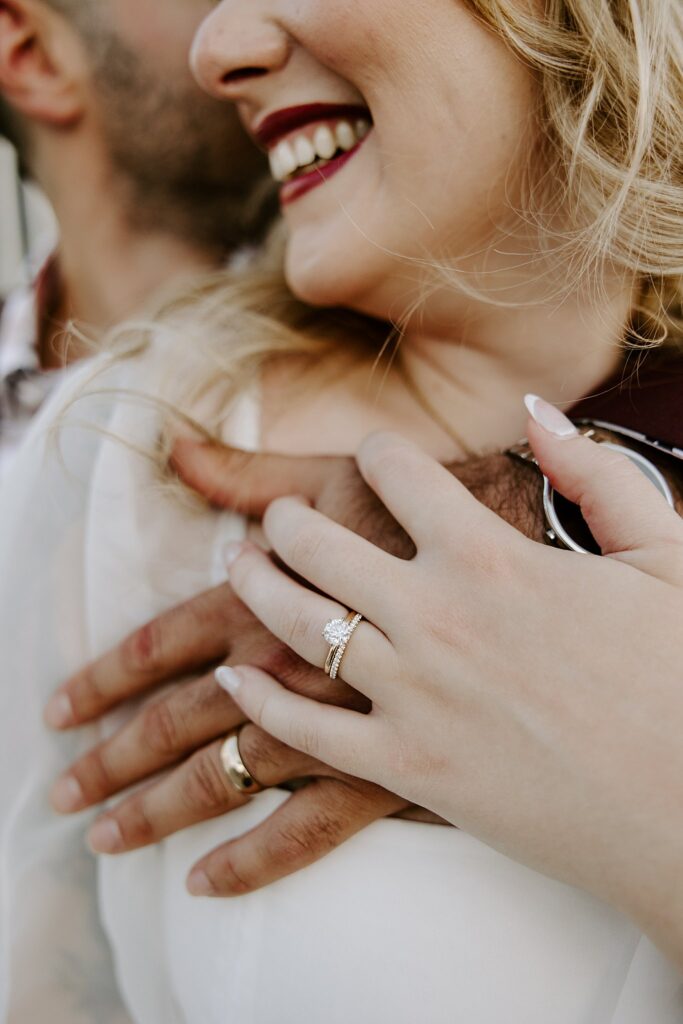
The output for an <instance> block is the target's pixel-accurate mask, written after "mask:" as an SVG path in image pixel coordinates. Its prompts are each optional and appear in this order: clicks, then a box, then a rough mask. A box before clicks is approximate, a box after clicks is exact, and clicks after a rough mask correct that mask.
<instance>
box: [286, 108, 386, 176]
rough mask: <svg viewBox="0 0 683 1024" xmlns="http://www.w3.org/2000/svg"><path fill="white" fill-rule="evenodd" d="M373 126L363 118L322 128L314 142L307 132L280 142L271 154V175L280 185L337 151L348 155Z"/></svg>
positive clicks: (320, 127)
mask: <svg viewBox="0 0 683 1024" xmlns="http://www.w3.org/2000/svg"><path fill="white" fill-rule="evenodd" d="M370 128H371V124H370V122H369V121H366V120H363V119H362V118H361V119H359V120H358V121H356V122H355V124H350V123H349V122H348V121H339V122H338V123H337V124H336V125H335V126H334V127H331V126H329V125H326V124H321V125H318V127H317V128H316V129H315V131H314V133H313V138H312V139H310V138H309V137H308V135H306V134H305V132H301V133H300V134H299V135H296V136H294V137H291V136H290V138H289V139H287V140H286V141H285V140H283V141H282V142H279V143H278V144H277V146H275V148H274V149H272V150H271V151H270V155H269V159H270V172H271V174H272V175H273V177H274V178H275V180H276V181H287V179H288V178H290V177H291V176H292V175H293V174H294V172H295V171H296V170H299V169H300V168H306V167H309V166H310V165H312V164H317V162H318V161H320V160H331V159H332V157H333V156H334V154H335V153H336V152H337V150H339V149H341V150H342V151H343V152H348V151H349V150H350V149H353V147H354V146H355V145H356V144H357V143H358V142H360V141H361V139H364V138H365V136H366V135H367V134H368V132H369V131H370Z"/></svg>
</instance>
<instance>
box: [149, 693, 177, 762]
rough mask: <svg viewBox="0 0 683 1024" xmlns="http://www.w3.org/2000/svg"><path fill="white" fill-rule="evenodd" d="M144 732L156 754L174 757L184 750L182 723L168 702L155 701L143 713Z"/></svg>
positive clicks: (150, 747)
mask: <svg viewBox="0 0 683 1024" xmlns="http://www.w3.org/2000/svg"><path fill="white" fill-rule="evenodd" d="M142 731H143V736H144V738H145V742H146V744H147V746H148V747H149V749H150V750H151V751H152V752H153V753H154V754H159V755H160V756H161V757H172V756H173V755H175V754H178V753H180V752H181V751H182V749H183V740H182V730H181V727H180V723H179V722H178V721H177V720H176V717H175V715H174V713H173V711H172V710H171V708H170V706H169V704H168V702H167V701H166V700H159V701H155V702H154V703H153V704H150V705H149V706H148V707H147V708H145V710H144V712H143V720H142Z"/></svg>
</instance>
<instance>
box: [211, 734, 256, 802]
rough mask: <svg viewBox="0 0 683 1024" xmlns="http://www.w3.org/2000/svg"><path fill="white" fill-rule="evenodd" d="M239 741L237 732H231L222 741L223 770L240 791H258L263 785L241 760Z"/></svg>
mask: <svg viewBox="0 0 683 1024" xmlns="http://www.w3.org/2000/svg"><path fill="white" fill-rule="evenodd" d="M240 732H241V730H240ZM239 741H240V734H239V732H231V733H230V735H229V736H227V737H226V739H225V740H224V741H223V744H222V746H221V750H220V758H221V764H222V766H223V771H224V772H225V774H226V775H227V777H228V779H229V780H230V782H231V783H232V784H233V786H234V787H235V789H236V790H238V791H239V792H240V793H258V792H259V791H260V790H261V789H263V787H262V786H261V785H259V783H258V782H257V781H256V779H255V778H254V776H253V775H252V774H251V772H250V771H249V769H248V768H247V766H246V765H245V763H244V761H243V760H242V755H241V754H240V742H239Z"/></svg>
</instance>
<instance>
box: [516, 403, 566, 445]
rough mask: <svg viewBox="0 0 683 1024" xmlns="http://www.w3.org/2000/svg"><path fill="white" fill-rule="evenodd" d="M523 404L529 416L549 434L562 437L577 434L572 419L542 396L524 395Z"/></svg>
mask: <svg viewBox="0 0 683 1024" xmlns="http://www.w3.org/2000/svg"><path fill="white" fill-rule="evenodd" d="M524 404H525V406H526V407H527V411H528V413H529V415H530V416H531V418H532V419H533V420H535V422H536V423H538V425H539V427H542V428H543V430H547V431H548V433H549V434H552V435H553V436H554V437H561V438H563V439H567V438H570V437H576V436H577V434H578V431H577V429H576V427H575V426H574V424H573V423H572V421H571V420H570V419H569V418H568V417H567V416H565V414H564V413H563V412H561V411H560V410H559V409H558V408H557V407H556V406H554V405H551V404H550V402H546V401H545V399H544V398H539V396H538V395H525V396H524Z"/></svg>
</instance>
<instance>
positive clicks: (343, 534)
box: [263, 498, 405, 629]
mask: <svg viewBox="0 0 683 1024" xmlns="http://www.w3.org/2000/svg"><path fill="white" fill-rule="evenodd" d="M263 529H264V531H265V534H266V537H267V538H268V542H269V544H270V545H271V546H272V548H273V550H274V551H275V552H276V554H277V555H279V557H280V558H281V559H282V561H283V562H285V564H286V565H288V566H289V568H290V569H292V570H293V571H294V572H295V573H297V574H298V575H299V576H302V577H303V578H304V579H305V580H307V581H308V582H309V583H312V584H313V586H315V587H317V588H318V589H319V590H322V591H323V592H324V593H325V594H331V595H333V596H334V597H335V598H336V599H337V600H338V601H339V602H340V603H341V604H343V605H345V606H346V607H347V608H353V609H354V610H356V611H359V612H362V613H363V615H365V616H366V617H367V618H368V619H370V621H371V622H374V623H376V625H377V626H379V627H380V629H383V628H384V623H383V621H382V620H383V615H384V613H385V612H386V611H387V610H388V609H387V602H386V594H387V587H390V588H391V587H392V586H393V587H396V588H397V589H400V586H401V582H402V580H403V576H402V575H401V573H402V570H404V569H405V562H403V561H402V560H401V559H398V558H394V557H393V556H392V555H388V554H387V553H386V552H385V551H382V550H381V548H378V547H376V546H375V545H374V544H371V543H370V541H367V540H364V539H363V538H362V537H359V536H358V534H356V533H353V532H352V531H351V530H347V529H346V527H343V526H340V525H339V523H335V522H334V521H333V520H332V519H328V518H327V516H324V515H323V514H322V513H321V512H318V511H316V510H315V509H313V508H311V507H310V506H309V505H307V504H306V503H305V502H303V501H302V500H301V499H298V498H280V499H279V500H278V501H275V502H273V504H272V505H270V506H269V507H268V510H267V512H266V514H265V516H264V517H263Z"/></svg>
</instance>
